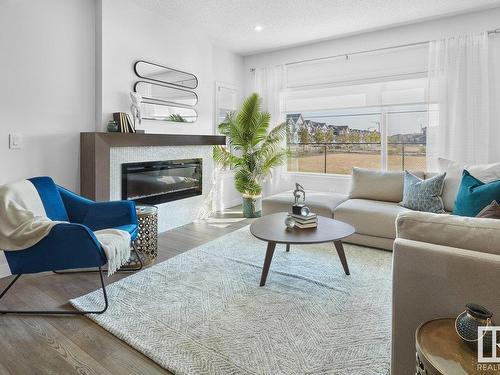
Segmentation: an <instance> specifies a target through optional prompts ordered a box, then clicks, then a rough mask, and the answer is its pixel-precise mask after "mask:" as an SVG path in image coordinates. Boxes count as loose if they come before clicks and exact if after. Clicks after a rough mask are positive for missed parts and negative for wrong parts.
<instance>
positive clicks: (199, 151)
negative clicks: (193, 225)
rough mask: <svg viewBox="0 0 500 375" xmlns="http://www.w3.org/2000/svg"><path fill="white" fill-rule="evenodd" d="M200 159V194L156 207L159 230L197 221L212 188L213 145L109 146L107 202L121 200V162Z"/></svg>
mask: <svg viewBox="0 0 500 375" xmlns="http://www.w3.org/2000/svg"><path fill="white" fill-rule="evenodd" d="M195 158H201V159H202V160H203V174H202V189H203V193H202V195H198V196H195V197H189V198H183V199H179V200H176V201H172V202H166V203H161V204H158V205H156V206H157V207H158V230H159V231H160V232H164V231H166V230H169V229H172V228H175V227H178V226H181V225H184V224H188V223H190V222H192V221H193V220H195V219H196V218H197V215H198V212H199V210H200V209H201V208H202V207H203V203H204V201H205V199H206V197H207V194H208V193H209V192H210V189H211V185H212V171H213V159H212V146H199V145H198V146H140V147H111V149H110V196H109V197H110V199H111V200H119V199H122V196H121V193H122V185H121V183H122V182H121V166H122V164H124V163H137V162H146V161H163V160H179V159H195Z"/></svg>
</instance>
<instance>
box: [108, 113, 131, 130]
mask: <svg viewBox="0 0 500 375" xmlns="http://www.w3.org/2000/svg"><path fill="white" fill-rule="evenodd" d="M113 120H115V121H116V123H117V124H118V132H120V133H135V127H134V125H133V124H132V121H131V120H130V116H129V115H128V114H127V113H123V112H115V113H113Z"/></svg>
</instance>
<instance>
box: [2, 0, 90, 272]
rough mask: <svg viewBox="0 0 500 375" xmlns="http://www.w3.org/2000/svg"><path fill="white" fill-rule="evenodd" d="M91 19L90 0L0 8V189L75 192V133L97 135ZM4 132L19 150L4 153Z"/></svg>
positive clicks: (20, 2) (22, 2)
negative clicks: (17, 185)
mask: <svg viewBox="0 0 500 375" xmlns="http://www.w3.org/2000/svg"><path fill="white" fill-rule="evenodd" d="M94 15H95V3H94V1H82V0H46V1H29V0H15V1H14V0H8V1H2V2H1V4H0V61H1V63H0V66H1V70H0V86H1V90H0V103H1V111H0V113H1V117H0V124H1V126H0V166H1V173H0V184H3V183H6V182H10V181H14V180H18V179H24V178H28V177H33V176H40V175H48V176H52V177H53V178H54V179H55V180H56V181H57V183H59V184H61V185H64V186H67V187H68V188H69V189H72V190H76V191H78V190H79V186H80V170H79V164H80V163H79V160H80V153H79V148H80V147H79V145H80V132H84V131H93V130H94V112H95V111H94V42H95V35H94V26H95V24H94V21H95V19H94ZM9 133H20V134H22V135H23V137H24V145H23V147H22V149H20V150H9V146H8V145H9V143H8V135H9ZM7 274H8V267H7V265H6V261H5V258H4V256H3V253H1V254H0V277H1V276H2V275H7Z"/></svg>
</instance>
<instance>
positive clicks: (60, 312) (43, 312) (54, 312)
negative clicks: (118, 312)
mask: <svg viewBox="0 0 500 375" xmlns="http://www.w3.org/2000/svg"><path fill="white" fill-rule="evenodd" d="M98 272H99V277H100V280H101V286H102V293H103V296H104V308H103V309H102V310H95V311H94V310H84V311H69V310H0V314H24V315H86V314H102V313H103V312H105V311H106V310H107V309H108V295H107V293H106V286H105V285H104V277H103V275H102V268H101V267H99V271H98ZM20 277H21V274H19V275H17V276H16V277H15V279H14V280H12V282H11V283H10V284H9V285H8V286H7V288H5V289H4V290H3V292H2V293H1V294H0V299H1V298H2V297H3V296H4V295H5V293H7V291H8V290H9V289H10V287H11V286H12V285H14V283H15V282H16V281H17V280H18V279H19V278H20Z"/></svg>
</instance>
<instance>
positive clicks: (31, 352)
mask: <svg viewBox="0 0 500 375" xmlns="http://www.w3.org/2000/svg"><path fill="white" fill-rule="evenodd" d="M250 222H251V221H250V220H249V219H241V212H238V209H235V210H232V211H231V210H230V211H228V212H226V213H225V214H223V215H217V216H216V217H215V218H214V219H210V220H209V221H208V222H207V221H201V222H196V223H191V224H188V225H184V226H182V227H179V228H176V229H173V230H171V231H168V232H164V233H162V234H160V236H159V241H158V242H159V243H158V245H159V249H158V259H157V261H156V263H158V262H162V261H164V260H166V259H169V258H171V257H174V256H175V255H178V254H180V253H183V252H185V251H187V250H190V249H192V248H195V247H197V246H199V245H202V244H204V243H206V242H209V241H211V240H213V239H215V238H217V237H220V236H223V235H225V234H227V233H230V232H232V231H234V230H237V229H239V228H241V227H243V226H245V225H248V224H249V223H250ZM68 250H70V249H68ZM123 277H127V274H126V273H125V274H124V273H120V274H115V275H113V276H112V277H110V278H106V280H105V281H106V284H109V283H111V282H114V281H116V280H119V279H121V278H123ZM11 280H12V276H10V277H7V278H4V279H1V280H0V288H1V289H3V288H5V287H6V285H7V284H8V283H9V282H10V281H11ZM98 287H99V278H98V275H97V274H82V273H80V274H74V275H55V274H53V273H48V272H47V273H42V274H36V275H25V276H24V275H23V276H22V277H21V278H20V279H19V281H18V282H17V283H16V284H15V285H14V286H13V287H12V289H11V290H9V292H8V293H7V294H6V295H5V296H4V297H3V298H2V304H0V306H2V307H4V308H7V306H8V308H20V309H21V308H27V307H28V305H29V307H30V308H41V309H54V308H62V309H73V307H72V306H71V305H70V304H69V303H68V299H71V298H74V297H78V296H80V295H83V294H86V293H88V292H91V291H93V290H95V289H97V288H98ZM111 303H112V302H111ZM0 334H1V339H0V374H1V375H4V374H5V375H7V374H13V375H14V374H16V375H17V374H22V375H25V374H80V375H81V374H141V375H142V374H169V372H168V371H166V370H164V369H163V368H161V367H159V366H158V365H156V364H155V363H154V362H153V361H151V360H150V359H149V358H147V357H145V356H144V355H142V354H141V353H139V352H137V351H136V350H135V349H133V348H131V347H130V346H128V345H127V344H125V343H123V342H122V341H121V340H119V339H117V338H116V337H115V336H113V335H112V334H110V333H108V332H107V331H105V330H104V329H102V328H101V327H100V326H98V325H97V324H95V323H94V322H92V321H91V320H90V319H88V318H86V317H76V316H75V317H40V316H20V315H18V316H14V315H4V316H1V315H0Z"/></svg>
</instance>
